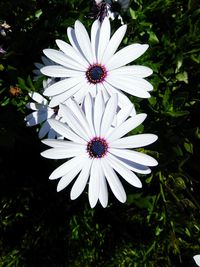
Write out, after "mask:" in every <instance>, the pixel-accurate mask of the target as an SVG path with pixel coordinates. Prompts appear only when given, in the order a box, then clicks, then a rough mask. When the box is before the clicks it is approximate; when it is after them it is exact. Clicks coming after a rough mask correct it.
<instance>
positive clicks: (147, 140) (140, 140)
mask: <svg viewBox="0 0 200 267" xmlns="http://www.w3.org/2000/svg"><path fill="white" fill-rule="evenodd" d="M157 139H158V137H157V135H155V134H137V135H133V136H128V137H124V138H121V139H117V140H115V141H113V142H111V143H110V144H109V146H110V147H113V148H138V147H144V146H147V145H149V144H152V143H153V142H155V141H156V140H157Z"/></svg>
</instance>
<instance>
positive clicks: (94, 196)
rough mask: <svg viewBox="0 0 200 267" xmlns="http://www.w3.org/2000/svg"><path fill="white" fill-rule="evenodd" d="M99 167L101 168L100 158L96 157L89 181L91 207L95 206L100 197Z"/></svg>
mask: <svg viewBox="0 0 200 267" xmlns="http://www.w3.org/2000/svg"><path fill="white" fill-rule="evenodd" d="M99 169H100V165H99V160H98V159H97V160H96V159H94V160H93V162H92V166H91V171H90V181H89V203H90V206H91V208H94V206H95V205H96V203H97V200H98V197H99V189H100V180H99V178H100V176H99Z"/></svg>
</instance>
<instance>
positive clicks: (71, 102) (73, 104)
mask: <svg viewBox="0 0 200 267" xmlns="http://www.w3.org/2000/svg"><path fill="white" fill-rule="evenodd" d="M67 106H68V107H69V108H70V109H71V110H72V112H73V113H74V114H75V115H76V117H77V118H78V119H79V121H80V122H81V124H82V125H83V127H84V129H85V131H86V132H87V134H88V136H89V138H91V137H92V136H94V134H95V133H94V131H93V128H92V129H90V125H89V123H88V121H87V119H86V116H85V114H84V112H83V110H82V108H81V107H80V106H79V105H78V103H77V102H75V101H74V100H72V99H69V100H68V102H67Z"/></svg>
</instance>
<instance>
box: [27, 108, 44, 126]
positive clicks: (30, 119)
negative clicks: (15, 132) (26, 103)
mask: <svg viewBox="0 0 200 267" xmlns="http://www.w3.org/2000/svg"><path fill="white" fill-rule="evenodd" d="M47 119H48V118H47V112H42V113H39V112H38V111H34V112H33V113H31V114H29V115H28V116H26V117H25V120H26V125H27V126H33V125H36V124H39V123H41V122H43V121H45V120H47Z"/></svg>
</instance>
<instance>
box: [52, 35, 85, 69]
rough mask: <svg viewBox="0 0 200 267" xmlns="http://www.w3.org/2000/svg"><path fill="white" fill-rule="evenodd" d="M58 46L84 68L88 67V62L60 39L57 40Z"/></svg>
mask: <svg viewBox="0 0 200 267" xmlns="http://www.w3.org/2000/svg"><path fill="white" fill-rule="evenodd" d="M56 44H57V46H58V47H59V48H60V50H62V51H63V52H64V53H65V54H66V55H67V56H68V57H70V58H72V59H73V60H75V61H76V62H78V63H79V64H81V65H83V66H84V68H87V67H88V63H87V61H86V60H85V59H84V58H83V57H82V56H81V54H80V53H79V52H77V50H75V49H74V48H73V47H72V46H71V45H69V44H68V43H66V42H64V41H62V40H58V39H57V40H56Z"/></svg>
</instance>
